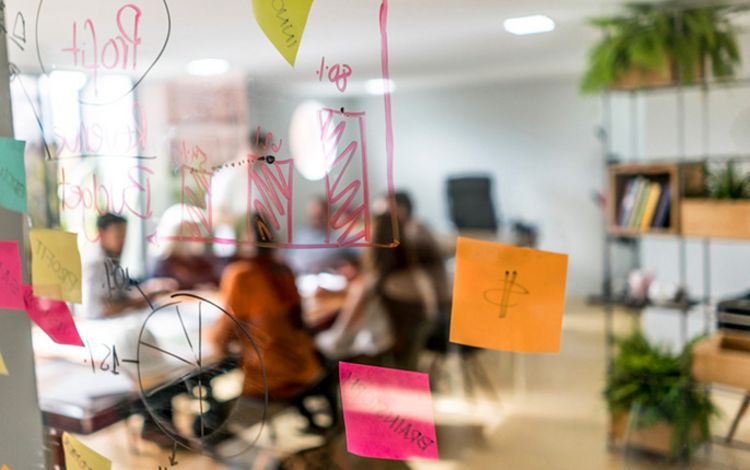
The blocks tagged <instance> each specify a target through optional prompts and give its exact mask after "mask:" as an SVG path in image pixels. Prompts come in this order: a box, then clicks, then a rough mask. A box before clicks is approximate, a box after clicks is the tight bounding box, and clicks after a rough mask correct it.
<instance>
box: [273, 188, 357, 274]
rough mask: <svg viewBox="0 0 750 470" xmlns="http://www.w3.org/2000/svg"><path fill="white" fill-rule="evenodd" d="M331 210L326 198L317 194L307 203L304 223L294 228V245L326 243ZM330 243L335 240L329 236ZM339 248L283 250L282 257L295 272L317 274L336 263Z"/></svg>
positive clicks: (340, 251)
mask: <svg viewBox="0 0 750 470" xmlns="http://www.w3.org/2000/svg"><path fill="white" fill-rule="evenodd" d="M331 210H333V209H332V208H331V207H329V205H328V200H326V198H325V197H323V196H317V197H315V198H313V199H311V200H310V201H309V202H308V203H307V207H306V222H307V223H306V224H305V225H304V226H302V227H300V228H299V229H296V230H295V233H294V243H295V244H296V245H320V244H324V243H327V242H326V236H327V235H328V234H327V230H328V221H329V212H330V211H331ZM329 242H331V243H335V242H336V240H335V239H333V236H331V240H329ZM342 251H343V250H342V249H340V248H312V249H305V248H302V249H289V250H284V259H286V262H287V263H288V264H289V266H290V267H291V268H292V270H293V271H294V272H295V274H318V273H321V272H323V271H325V270H327V269H329V268H331V266H333V265H335V264H336V261H338V260H339V259H340V258H341V253H342Z"/></svg>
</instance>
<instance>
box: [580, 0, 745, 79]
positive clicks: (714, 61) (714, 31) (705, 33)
mask: <svg viewBox="0 0 750 470" xmlns="http://www.w3.org/2000/svg"><path fill="white" fill-rule="evenodd" d="M740 8H742V7H738V6H718V5H711V6H691V7H685V6H680V4H679V2H676V1H671V2H666V3H634V4H630V5H627V6H626V10H625V14H623V15H618V16H612V17H606V18H595V19H592V20H591V23H592V24H593V25H594V26H595V27H597V28H599V29H600V30H602V32H603V33H604V38H603V39H602V40H601V41H599V42H598V43H597V44H595V45H594V46H593V47H592V48H591V50H590V52H589V61H588V69H587V70H586V73H585V75H584V78H583V81H582V83H581V89H582V91H584V92H587V93H593V92H599V91H602V90H604V89H607V88H614V89H634V88H640V87H645V86H657V85H674V84H677V83H678V82H679V81H682V82H683V83H687V84H689V83H692V82H693V81H695V79H696V78H698V79H700V78H704V74H705V71H706V70H708V68H707V65H708V62H710V70H711V72H712V73H713V76H714V77H715V78H731V77H734V75H735V71H736V68H737V66H738V65H739V63H740V52H739V46H738V41H737V34H736V30H735V27H734V26H733V25H732V22H731V20H730V19H729V14H730V13H731V12H733V11H736V10H738V9H740ZM680 79H681V80H680Z"/></svg>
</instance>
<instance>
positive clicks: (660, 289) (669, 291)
mask: <svg viewBox="0 0 750 470" xmlns="http://www.w3.org/2000/svg"><path fill="white" fill-rule="evenodd" d="M679 293H680V287H679V286H678V285H677V284H675V283H674V282H669V281H660V280H658V279H655V280H654V281H653V282H652V283H651V284H650V285H649V287H648V299H649V300H650V301H651V303H652V304H654V305H660V306H667V305H674V303H675V302H677V301H678V295H679Z"/></svg>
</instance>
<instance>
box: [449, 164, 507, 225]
mask: <svg viewBox="0 0 750 470" xmlns="http://www.w3.org/2000/svg"><path fill="white" fill-rule="evenodd" d="M446 186H447V193H448V205H449V207H450V215H451V220H452V221H453V223H454V224H455V226H456V228H457V229H459V230H461V229H475V230H492V231H496V230H497V228H498V223H497V217H496V215H495V205H494V203H493V201H492V178H491V177H489V176H467V177H454V178H449V179H448V181H447V183H446Z"/></svg>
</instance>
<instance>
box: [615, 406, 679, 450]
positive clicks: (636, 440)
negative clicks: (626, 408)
mask: <svg viewBox="0 0 750 470" xmlns="http://www.w3.org/2000/svg"><path fill="white" fill-rule="evenodd" d="M629 425H630V413H619V414H617V415H614V416H610V421H609V435H610V438H611V439H612V440H613V441H614V442H616V443H618V444H622V445H627V446H632V447H636V448H638V449H642V450H648V451H651V452H656V453H659V454H663V455H669V454H670V453H671V452H672V428H671V427H670V426H669V425H668V424H666V423H663V422H658V423H655V424H653V425H651V426H643V427H635V426H634V427H633V428H632V429H630V431H629V432H628V426H629Z"/></svg>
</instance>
